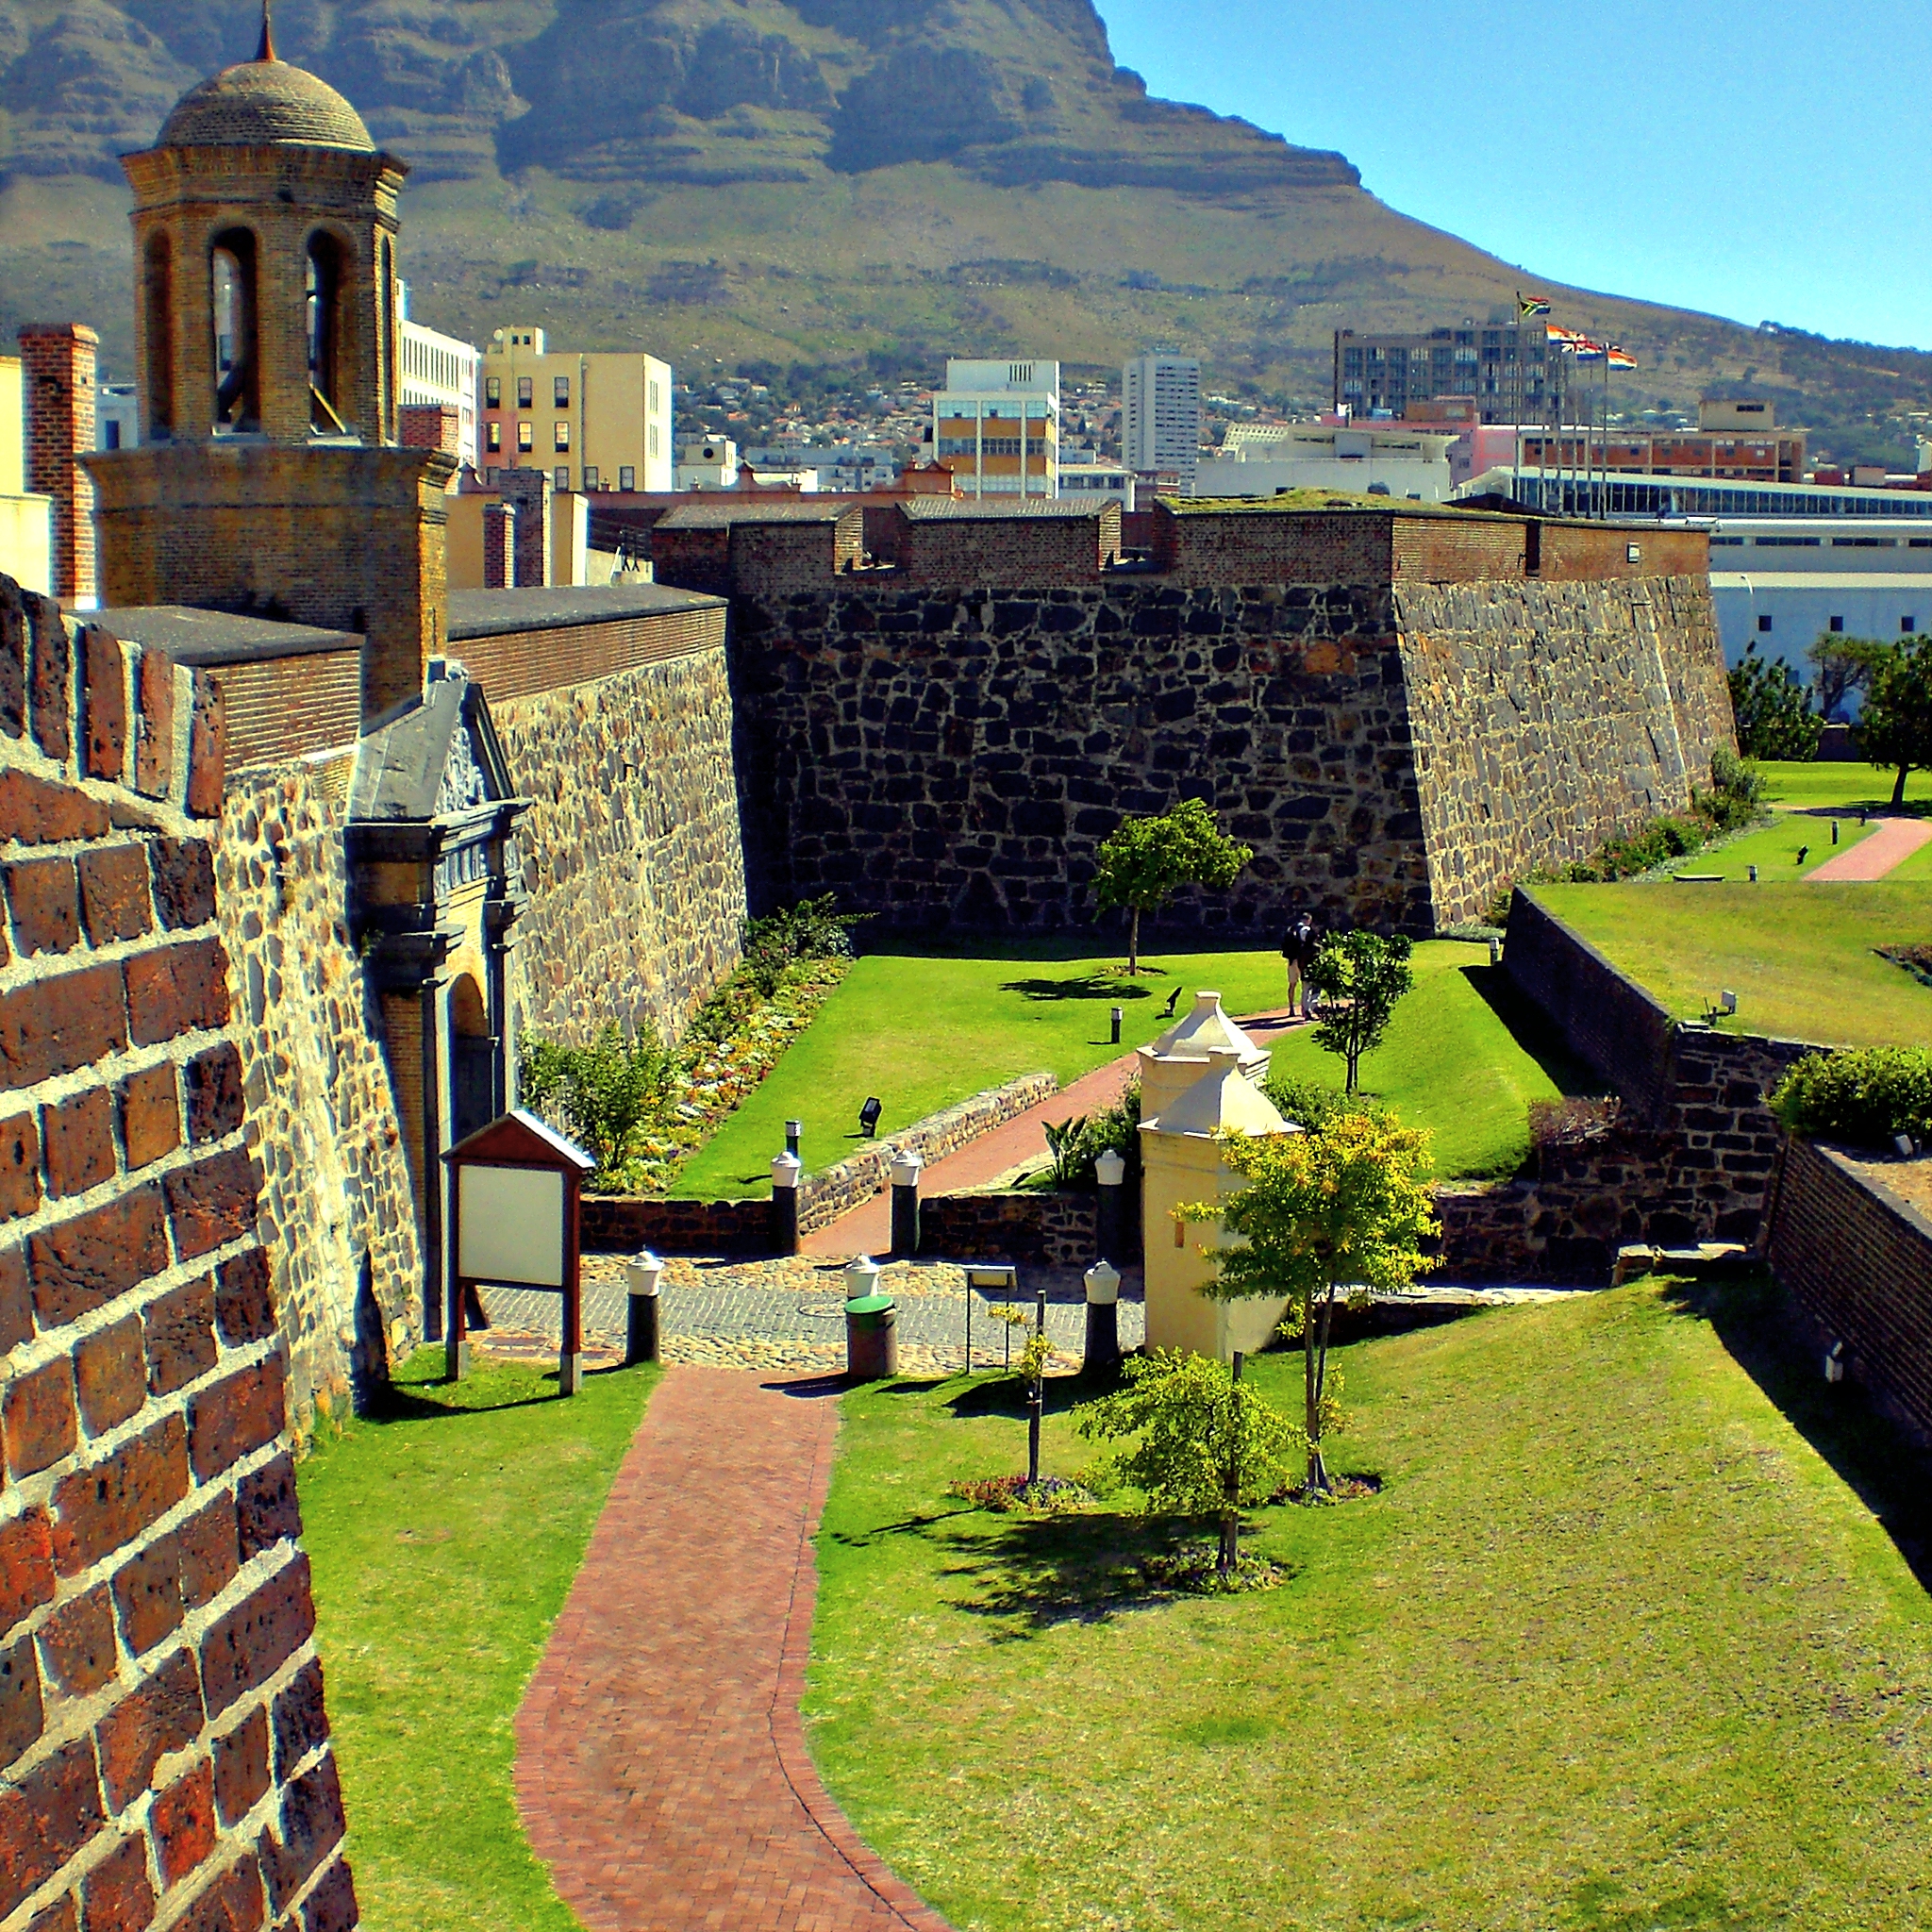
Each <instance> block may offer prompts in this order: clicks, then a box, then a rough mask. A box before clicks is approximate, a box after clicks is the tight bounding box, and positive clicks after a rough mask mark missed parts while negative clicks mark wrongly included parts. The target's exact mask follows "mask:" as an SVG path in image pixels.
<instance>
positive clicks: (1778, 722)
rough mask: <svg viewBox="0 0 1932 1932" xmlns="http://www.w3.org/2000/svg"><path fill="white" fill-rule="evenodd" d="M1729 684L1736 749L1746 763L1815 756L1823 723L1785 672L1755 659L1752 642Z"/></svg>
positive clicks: (1778, 665)
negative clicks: (1758, 759)
mask: <svg viewBox="0 0 1932 1932" xmlns="http://www.w3.org/2000/svg"><path fill="white" fill-rule="evenodd" d="M1730 682H1731V715H1732V716H1733V717H1734V718H1735V719H1736V721H1737V725H1738V749H1739V750H1740V752H1742V753H1743V754H1744V756H1745V757H1746V758H1810V757H1811V756H1812V755H1813V753H1815V752H1816V751H1817V749H1818V740H1819V737H1820V735H1821V734H1822V733H1823V732H1824V719H1823V718H1821V717H1820V716H1819V715H1818V713H1817V712H1816V711H1814V710H1813V709H1812V708H1811V699H1810V694H1809V693H1808V692H1807V691H1806V689H1805V687H1804V686H1803V685H1802V684H1800V683H1799V682H1798V681H1797V679H1796V678H1794V677H1793V676H1792V675H1791V674H1790V669H1789V667H1787V666H1786V665H1784V664H1782V663H1774V662H1773V661H1772V660H1771V659H1770V658H1760V657H1759V656H1758V655H1757V640H1756V639H1755V638H1754V639H1753V640H1752V641H1750V642H1749V643H1748V644H1746V645H1745V646H1744V655H1743V658H1741V659H1740V661H1739V663H1738V664H1737V666H1736V668H1735V669H1733V671H1732V672H1731V679H1730Z"/></svg>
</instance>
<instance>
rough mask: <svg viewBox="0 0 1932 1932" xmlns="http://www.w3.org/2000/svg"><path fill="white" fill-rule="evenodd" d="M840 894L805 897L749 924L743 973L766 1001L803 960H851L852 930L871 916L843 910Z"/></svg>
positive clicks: (743, 942)
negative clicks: (788, 971)
mask: <svg viewBox="0 0 1932 1932" xmlns="http://www.w3.org/2000/svg"><path fill="white" fill-rule="evenodd" d="M836 904H837V896H836V894H834V893H831V892H826V893H824V895H822V896H821V897H819V898H817V899H801V900H800V901H799V902H798V904H797V905H796V906H788V907H786V908H783V909H782V910H781V911H777V912H773V913H769V914H767V915H766V917H764V918H763V919H752V920H747V921H746V922H745V925H744V930H743V932H742V934H741V952H742V953H743V955H744V964H743V967H742V969H741V970H742V972H743V974H744V976H745V978H746V979H747V980H749V981H750V983H751V985H752V986H753V987H754V988H755V989H756V990H757V991H758V994H759V996H760V997H761V998H763V999H770V998H771V997H772V995H773V994H774V992H776V991H778V985H779V982H780V981H781V980H782V979H783V978H784V976H785V974H786V972H787V970H788V969H789V968H791V967H792V966H794V965H796V964H797V962H798V961H799V960H801V959H847V958H851V957H852V928H853V927H854V926H855V925H858V924H859V923H860V922H861V921H862V920H865V919H869V918H870V917H871V916H872V915H871V914H870V913H867V912H840V911H838V910H836V909H835V908H836Z"/></svg>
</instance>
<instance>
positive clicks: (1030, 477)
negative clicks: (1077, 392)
mask: <svg viewBox="0 0 1932 1932" xmlns="http://www.w3.org/2000/svg"><path fill="white" fill-rule="evenodd" d="M930 433H931V435H932V438H933V453H934V455H935V457H936V458H938V460H939V462H940V463H941V465H942V466H943V467H944V468H946V469H948V470H950V471H952V473H953V475H954V478H955V479H956V481H957V482H958V487H959V490H960V491H961V493H962V494H963V495H966V496H969V497H981V496H1022V497H1028V496H1030V497H1040V498H1045V499H1049V500H1050V499H1052V498H1054V497H1057V496H1058V493H1059V466H1060V458H1059V437H1060V365H1059V364H1058V362H995V361H975V360H966V359H963V358H950V359H948V361H947V363H946V386H945V388H944V389H942V390H941V391H940V392H939V394H938V395H936V396H935V397H934V398H933V401H932V430H931V432H930Z"/></svg>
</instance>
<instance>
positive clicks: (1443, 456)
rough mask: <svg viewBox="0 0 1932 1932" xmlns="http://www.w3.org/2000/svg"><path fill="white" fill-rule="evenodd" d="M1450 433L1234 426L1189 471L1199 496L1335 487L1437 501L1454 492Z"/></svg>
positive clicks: (1378, 426) (1396, 427)
mask: <svg viewBox="0 0 1932 1932" xmlns="http://www.w3.org/2000/svg"><path fill="white" fill-rule="evenodd" d="M1454 441H1456V438H1455V436H1454V435H1443V434H1432V433H1431V432H1429V431H1427V430H1422V429H1411V428H1409V427H1407V425H1405V424H1401V423H1386V424H1385V423H1374V424H1368V423H1362V424H1326V423H1237V424H1235V425H1233V427H1231V428H1230V429H1229V430H1228V432H1227V439H1226V441H1224V443H1223V444H1222V446H1221V449H1220V451H1219V453H1218V454H1216V455H1214V456H1204V457H1203V458H1201V461H1200V463H1199V465H1198V466H1197V467H1196V470H1195V474H1194V490H1193V493H1194V494H1195V495H1196V496H1279V495H1280V494H1282V492H1283V491H1289V490H1336V491H1347V492H1349V493H1350V494H1352V495H1362V496H1389V497H1394V498H1396V499H1398V500H1403V501H1407V502H1411V503H1441V502H1444V501H1445V500H1446V499H1447V498H1448V495H1449V492H1450V491H1451V489H1452V488H1453V487H1454V485H1453V481H1452V478H1451V476H1450V473H1449V456H1448V451H1449V445H1450V444H1451V443H1452V442H1454Z"/></svg>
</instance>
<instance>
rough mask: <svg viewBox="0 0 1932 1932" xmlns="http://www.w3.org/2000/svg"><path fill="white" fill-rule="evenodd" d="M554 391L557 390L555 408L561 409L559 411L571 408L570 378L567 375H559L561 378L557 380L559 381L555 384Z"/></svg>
mask: <svg viewBox="0 0 1932 1932" xmlns="http://www.w3.org/2000/svg"><path fill="white" fill-rule="evenodd" d="M554 389H555V394H556V403H555V407H556V408H559V409H567V408H570V377H569V376H567V375H559V376H558V378H557V380H556V382H555V384H554Z"/></svg>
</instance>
